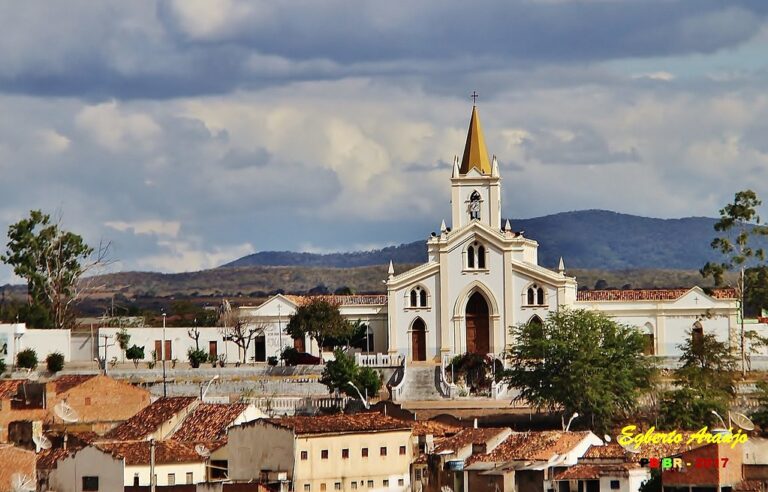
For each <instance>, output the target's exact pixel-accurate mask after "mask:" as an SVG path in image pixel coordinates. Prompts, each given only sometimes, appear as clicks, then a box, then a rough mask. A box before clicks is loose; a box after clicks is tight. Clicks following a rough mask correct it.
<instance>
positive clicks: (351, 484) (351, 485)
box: [349, 480, 357, 490]
mask: <svg viewBox="0 0 768 492" xmlns="http://www.w3.org/2000/svg"><path fill="white" fill-rule="evenodd" d="M349 487H350V488H351V489H352V490H357V482H355V481H354V480H353V481H352V482H351V483H350V484H349Z"/></svg>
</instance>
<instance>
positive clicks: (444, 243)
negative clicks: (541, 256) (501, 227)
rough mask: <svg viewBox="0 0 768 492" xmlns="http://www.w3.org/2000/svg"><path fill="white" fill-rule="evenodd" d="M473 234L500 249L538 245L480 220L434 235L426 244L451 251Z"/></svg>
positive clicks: (535, 246) (508, 249) (531, 240)
mask: <svg viewBox="0 0 768 492" xmlns="http://www.w3.org/2000/svg"><path fill="white" fill-rule="evenodd" d="M473 235H474V236H477V237H479V238H481V239H483V240H485V241H487V242H488V243H489V244H491V245H493V246H495V247H496V248H498V249H500V250H502V251H513V250H515V249H522V248H523V247H524V246H528V247H532V248H537V247H538V246H539V243H538V242H536V241H535V240H533V239H528V238H525V237H522V236H515V235H513V233H511V232H504V231H498V232H497V231H495V230H493V229H491V228H489V227H488V226H486V225H485V224H484V223H482V222H480V221H473V222H470V223H469V224H467V225H465V226H463V227H461V228H460V229H457V230H453V231H450V232H446V233H443V234H440V235H439V236H435V237H434V238H432V239H430V240H429V242H428V244H429V245H430V246H432V245H434V246H438V247H439V248H440V250H441V251H452V250H454V249H456V248H457V247H460V246H461V245H462V244H463V243H464V242H466V240H467V239H469V238H470V237H471V236H473Z"/></svg>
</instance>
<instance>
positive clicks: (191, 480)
mask: <svg viewBox="0 0 768 492" xmlns="http://www.w3.org/2000/svg"><path fill="white" fill-rule="evenodd" d="M187 483H188V484H193V483H195V477H194V475H192V472H187Z"/></svg>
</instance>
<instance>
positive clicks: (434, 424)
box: [412, 420, 464, 437]
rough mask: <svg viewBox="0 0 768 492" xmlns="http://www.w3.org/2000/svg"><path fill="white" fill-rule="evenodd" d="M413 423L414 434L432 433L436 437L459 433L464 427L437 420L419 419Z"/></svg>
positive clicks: (424, 434)
mask: <svg viewBox="0 0 768 492" xmlns="http://www.w3.org/2000/svg"><path fill="white" fill-rule="evenodd" d="M412 424H413V435H414V436H426V435H432V436H434V437H446V436H452V435H455V434H457V433H459V432H460V431H461V430H462V429H464V427H457V426H455V425H450V424H444V423H442V422H438V421H436V420H417V421H415V422H413V423H412Z"/></svg>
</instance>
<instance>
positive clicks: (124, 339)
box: [115, 328, 131, 362]
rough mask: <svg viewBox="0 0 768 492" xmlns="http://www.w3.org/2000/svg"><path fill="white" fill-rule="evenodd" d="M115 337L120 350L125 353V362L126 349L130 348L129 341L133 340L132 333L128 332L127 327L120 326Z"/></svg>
mask: <svg viewBox="0 0 768 492" xmlns="http://www.w3.org/2000/svg"><path fill="white" fill-rule="evenodd" d="M115 339H116V340H117V345H118V347H120V351H121V352H122V353H123V362H125V351H126V350H128V343H129V342H130V341H131V334H130V333H128V330H127V329H126V328H120V329H119V330H117V333H115Z"/></svg>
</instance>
